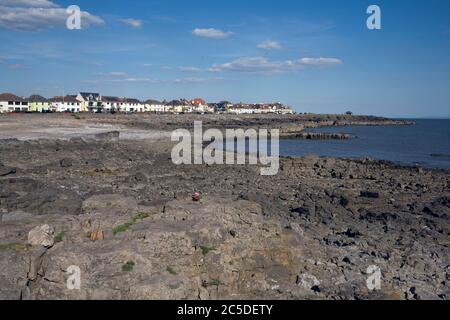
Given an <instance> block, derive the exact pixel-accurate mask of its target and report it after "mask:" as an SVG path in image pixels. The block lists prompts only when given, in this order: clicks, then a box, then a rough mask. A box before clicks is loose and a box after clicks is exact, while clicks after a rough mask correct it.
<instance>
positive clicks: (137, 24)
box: [119, 18, 142, 28]
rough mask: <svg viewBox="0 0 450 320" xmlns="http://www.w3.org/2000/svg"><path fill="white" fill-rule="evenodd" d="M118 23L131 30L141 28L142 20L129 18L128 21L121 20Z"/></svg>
mask: <svg viewBox="0 0 450 320" xmlns="http://www.w3.org/2000/svg"><path fill="white" fill-rule="evenodd" d="M119 21H120V22H122V23H124V24H126V25H129V26H130V27H133V28H139V27H141V26H142V20H139V19H133V18H129V19H121V20H119Z"/></svg>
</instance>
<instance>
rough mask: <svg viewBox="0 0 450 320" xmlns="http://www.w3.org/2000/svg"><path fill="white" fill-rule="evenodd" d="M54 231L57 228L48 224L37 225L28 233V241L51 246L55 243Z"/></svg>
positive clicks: (33, 244)
mask: <svg viewBox="0 0 450 320" xmlns="http://www.w3.org/2000/svg"><path fill="white" fill-rule="evenodd" d="M54 233H55V230H54V229H53V228H52V227H51V226H49V225H47V224H44V225H41V226H37V227H36V228H34V229H32V230H31V231H30V232H29V233H28V243H29V244H30V245H32V246H43V247H45V248H51V247H52V246H53V244H54V243H55V240H54Z"/></svg>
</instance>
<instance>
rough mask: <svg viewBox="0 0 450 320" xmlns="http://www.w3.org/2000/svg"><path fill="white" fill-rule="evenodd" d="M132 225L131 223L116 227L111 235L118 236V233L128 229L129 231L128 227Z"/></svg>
mask: <svg viewBox="0 0 450 320" xmlns="http://www.w3.org/2000/svg"><path fill="white" fill-rule="evenodd" d="M132 225H133V223H131V222H126V223H124V224H121V225H118V226H117V227H115V228H114V229H113V233H114V235H116V234H118V233H122V232H125V231H127V230H128V229H130V227H131V226H132Z"/></svg>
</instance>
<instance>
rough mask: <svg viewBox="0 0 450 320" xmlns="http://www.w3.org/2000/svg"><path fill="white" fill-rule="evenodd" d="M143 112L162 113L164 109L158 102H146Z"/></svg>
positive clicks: (162, 104)
mask: <svg viewBox="0 0 450 320" xmlns="http://www.w3.org/2000/svg"><path fill="white" fill-rule="evenodd" d="M145 111H146V112H154V113H164V112H166V108H165V105H164V103H162V102H160V101H158V100H147V101H145Z"/></svg>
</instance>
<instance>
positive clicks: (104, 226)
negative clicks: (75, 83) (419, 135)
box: [0, 115, 450, 300]
mask: <svg viewBox="0 0 450 320" xmlns="http://www.w3.org/2000/svg"><path fill="white" fill-rule="evenodd" d="M182 116H183V115H180V116H172V117H170V116H154V117H153V118H151V117H152V116H150V115H149V116H144V117H138V116H121V115H114V116H106V115H81V119H74V118H72V117H70V116H66V118H62V117H63V116H53V115H50V116H49V117H46V116H39V117H36V116H24V118H19V119H18V118H14V119H13V118H11V117H0V126H1V125H4V126H3V127H0V134H4V139H3V140H0V150H1V152H0V218H1V222H0V299H218V298H220V299H255V298H256V299H258V298H259V299H268V298H272V299H445V300H447V299H449V297H450V291H449V269H448V268H449V267H448V261H449V214H450V177H449V172H448V171H443V170H442V171H441V170H427V169H421V168H414V167H402V166H398V165H395V164H392V163H389V162H384V161H375V160H370V159H360V160H345V159H334V158H319V157H316V156H309V157H304V158H282V159H281V160H280V172H279V174H278V175H276V176H267V177H264V176H261V175H260V171H259V168H258V166H250V165H242V166H226V165H214V166H208V165H192V166H189V165H181V166H176V165H174V164H173V163H172V161H171V157H170V153H171V149H172V146H173V143H171V142H170V141H168V138H167V136H166V135H164V134H160V135H154V134H153V133H152V135H151V137H152V138H151V139H149V138H148V137H146V138H142V136H141V135H138V136H139V137H140V139H132V138H130V139H120V136H121V135H122V132H125V133H129V132H128V131H126V130H134V131H133V132H134V134H137V132H138V131H136V130H142V131H139V134H142V132H147V131H148V132H150V131H152V130H155V131H157V130H161V129H163V128H164V130H166V131H167V130H171V129H173V128H177V127H179V126H181V127H183V126H184V127H189V126H191V125H192V122H190V121H192V119H184V118H182ZM190 117H191V116H190ZM304 117H307V118H304ZM315 117H317V116H313V115H311V116H305V115H302V116H298V118H296V116H292V117H291V116H289V117H287V118H286V119H285V118H283V117H281V116H279V117H278V116H276V117H275V116H274V117H261V118H258V117H244V118H239V117H228V116H226V117H225V116H224V117H223V118H222V117H221V116H216V118H214V117H213V116H208V117H206V118H204V120H205V121H204V123H203V125H204V126H205V125H206V126H208V125H211V127H212V126H219V127H236V126H237V127H252V126H258V125H260V126H261V127H262V126H268V124H271V126H272V127H280V128H282V129H283V130H284V131H283V132H291V133H292V132H294V133H295V132H296V131H295V130H299V127H300V126H305V127H309V126H310V125H309V123H310V122H311V123H315V124H316V125H317V126H321V125H325V124H326V125H329V122H332V123H334V125H350V124H352V120H351V119H350V118H348V117H347V116H324V118H322V121H320V120H318V119H316V118H315ZM341 117H342V118H341ZM192 118H195V119H197V117H193V116H192ZM61 119H63V120H61ZM349 119H350V120H349ZM370 119H371V120H368V119H367V118H364V119H359V118H354V120H355V121H354V122H353V123H358V124H362V123H366V125H379V124H381V123H383V124H388V123H390V121H391V120H387V119H378V118H370ZM64 121H66V122H64ZM336 121H337V122H336ZM21 122H22V124H23V123H29V124H30V125H28V130H29V131H26V130H24V131H20V132H16V133H15V134H16V136H17V138H20V139H21V140H18V139H16V138H13V136H14V132H15V131H14V128H16V127H17V128H20V127H21V125H19V124H21ZM239 122H241V124H239ZM43 123H44V124H45V125H43ZM205 123H206V124H205ZM16 124H18V125H17V126H15V125H16ZM31 124H34V126H35V127H33V125H31ZM93 124H96V125H101V126H105V130H104V131H102V132H98V131H93V132H91V131H89V130H87V129H86V128H91V127H92V125H93ZM390 124H404V123H397V122H395V121H393V122H392V123H390ZM62 125H64V126H65V127H64V128H63V129H65V130H66V131H67V128H68V127H70V128H84V129H83V130H85V132H84V133H85V136H75V137H72V136H71V135H72V133H73V131H70V132H71V135H69V136H64V139H62V138H58V137H54V138H51V139H50V138H48V139H42V138H40V139H26V138H27V137H28V138H29V137H30V135H31V136H32V135H33V134H37V135H40V134H41V133H42V129H43V128H44V129H45V128H47V129H48V128H51V129H53V131H52V132H53V133H54V132H58V133H61V132H66V131H64V130H62V129H61V126H62ZM311 125H312V124H311ZM111 126H112V127H111ZM2 128H3V130H2ZM30 128H31V129H30ZM35 128H36V129H35ZM38 129H39V130H38ZM116 129H117V131H116ZM58 130H60V131H58ZM108 130H109V131H108ZM25 131H26V132H25ZM88 131H89V132H88ZM300 131H301V130H300ZM7 137H9V138H7ZM66 138H67V139H66ZM195 192H200V193H201V199H199V200H200V201H194V200H193V198H192V195H193V194H194V193H195ZM196 200H197V199H196ZM70 266H78V267H79V268H80V271H81V286H80V290H69V289H68V287H67V279H68V277H69V272H68V270H69V267H70ZM370 266H377V267H378V268H379V269H380V270H381V274H382V278H381V289H380V290H374V291H371V290H369V288H368V286H367V279H368V277H369V276H370V274H368V268H369V267H370Z"/></svg>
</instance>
